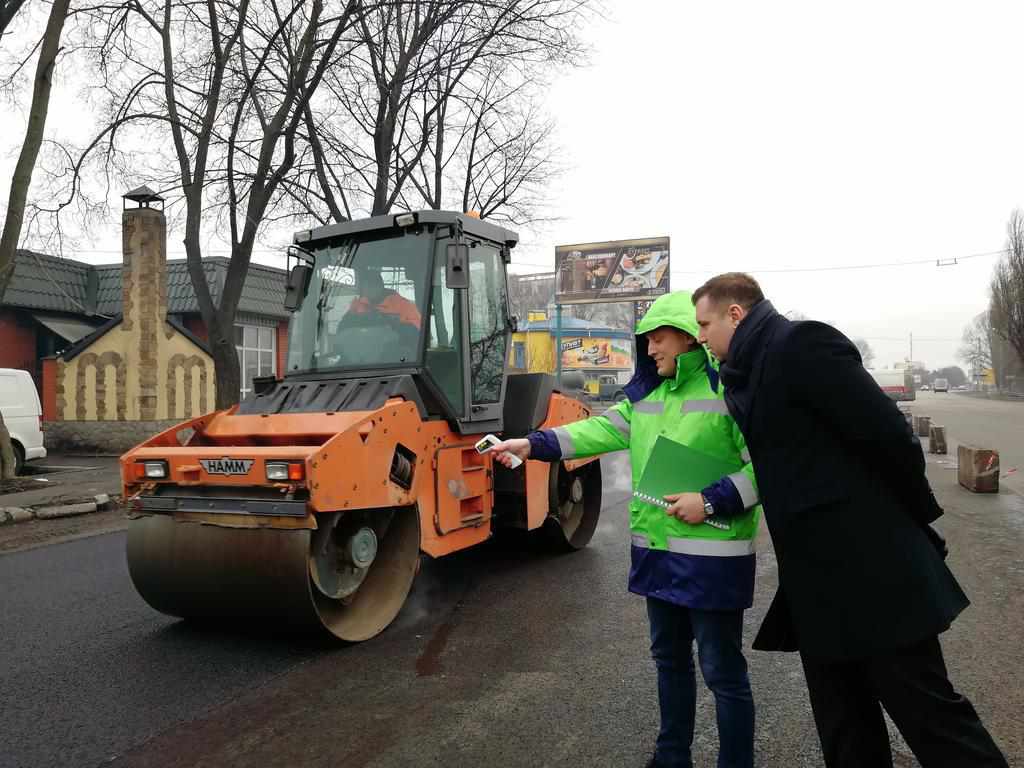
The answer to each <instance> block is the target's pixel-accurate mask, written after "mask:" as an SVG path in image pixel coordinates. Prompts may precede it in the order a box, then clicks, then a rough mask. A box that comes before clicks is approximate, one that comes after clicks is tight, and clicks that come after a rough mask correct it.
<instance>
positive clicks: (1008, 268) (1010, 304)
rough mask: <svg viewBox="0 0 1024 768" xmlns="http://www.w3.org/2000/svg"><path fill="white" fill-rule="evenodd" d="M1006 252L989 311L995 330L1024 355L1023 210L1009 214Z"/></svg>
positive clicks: (998, 271)
mask: <svg viewBox="0 0 1024 768" xmlns="http://www.w3.org/2000/svg"><path fill="white" fill-rule="evenodd" d="M1006 233H1007V237H1006V254H1005V255H1004V256H1003V257H1002V258H1001V259H1000V260H999V263H998V264H997V265H996V268H995V274H994V275H993V276H992V283H991V286H990V289H991V304H990V315H991V316H993V317H994V318H995V319H996V320H997V323H994V324H993V328H994V329H995V331H996V333H997V334H999V335H1000V336H1001V337H1003V338H1005V339H1006V341H1007V342H1009V344H1010V346H1011V347H1013V349H1014V350H1015V351H1016V353H1017V355H1018V357H1019V358H1022V359H1024V212H1022V211H1021V210H1020V209H1017V210H1015V211H1014V212H1013V213H1012V214H1010V221H1009V223H1008V224H1007V225H1006Z"/></svg>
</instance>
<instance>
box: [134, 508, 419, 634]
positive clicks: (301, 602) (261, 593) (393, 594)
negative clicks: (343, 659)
mask: <svg viewBox="0 0 1024 768" xmlns="http://www.w3.org/2000/svg"><path fill="white" fill-rule="evenodd" d="M310 545H311V532H310V531H309V530H285V529H274V528H228V527H223V526H219V525H215V524H203V523H196V522H182V521H177V520H175V519H174V518H173V517H171V516H168V515H151V516H145V517H140V518H137V519H134V520H132V521H130V523H129V526H128V550H127V554H128V570H129V573H130V574H131V578H132V581H133V582H134V584H135V588H136V589H137V590H138V592H139V594H140V595H142V597H143V599H145V601H146V602H147V603H149V605H151V606H152V607H153V608H155V609H156V610H158V611H161V612H162V613H167V614H170V615H172V616H180V617H183V618H211V619H224V618H236V619H246V620H262V621H266V622H267V623H268V627H270V628H273V629H275V630H276V629H280V628H282V626H284V627H287V628H292V629H297V630H315V629H318V628H323V629H326V630H327V631H329V632H330V633H332V634H333V635H334V636H336V637H338V638H340V639H342V640H347V641H350V642H357V641H360V640H367V639H369V638H371V637H373V636H374V635H376V634H378V633H379V632H381V631H382V630H383V629H384V628H385V627H387V625H388V624H390V623H391V621H392V620H393V619H394V618H395V616H396V615H397V614H398V612H399V610H400V609H401V607H402V604H403V603H404V602H405V599H406V597H407V596H408V593H409V589H410V587H411V586H412V581H413V578H414V577H415V575H416V569H417V565H418V560H419V523H418V517H417V516H416V514H415V510H413V509H407V510H406V509H403V510H399V511H398V512H396V513H395V516H394V519H393V520H392V522H391V524H390V526H389V527H388V531H387V535H386V536H385V537H384V538H383V539H382V540H381V541H380V543H379V548H378V551H377V552H376V557H375V560H374V562H373V563H372V565H370V567H369V570H368V573H367V575H366V577H365V579H364V580H363V582H362V584H361V585H360V586H359V589H358V591H357V592H356V593H355V594H354V595H351V596H349V597H348V598H346V599H344V600H335V599H332V598H329V597H327V596H325V595H323V594H322V593H321V592H320V591H319V590H317V589H316V588H315V587H314V586H313V585H311V582H310V572H309V563H310Z"/></svg>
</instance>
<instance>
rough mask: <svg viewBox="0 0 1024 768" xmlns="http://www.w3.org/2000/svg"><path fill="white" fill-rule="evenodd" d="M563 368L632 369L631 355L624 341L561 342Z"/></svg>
mask: <svg viewBox="0 0 1024 768" xmlns="http://www.w3.org/2000/svg"><path fill="white" fill-rule="evenodd" d="M562 367H563V368H632V367H633V355H632V353H631V351H630V348H629V342H628V341H626V340H625V339H605V338H599V337H590V336H588V337H583V338H568V339H563V340H562Z"/></svg>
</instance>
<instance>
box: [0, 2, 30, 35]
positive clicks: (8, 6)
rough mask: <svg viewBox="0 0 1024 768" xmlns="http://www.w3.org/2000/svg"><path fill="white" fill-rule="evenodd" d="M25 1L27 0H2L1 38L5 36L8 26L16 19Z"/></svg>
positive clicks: (0, 5)
mask: <svg viewBox="0 0 1024 768" xmlns="http://www.w3.org/2000/svg"><path fill="white" fill-rule="evenodd" d="M24 2H25V0H2V2H0V39H2V38H3V36H4V34H5V32H6V30H7V27H8V26H9V25H10V23H11V22H12V21H13V20H14V17H15V16H16V15H17V13H18V10H19V9H20V8H21V6H22V5H23V4H24Z"/></svg>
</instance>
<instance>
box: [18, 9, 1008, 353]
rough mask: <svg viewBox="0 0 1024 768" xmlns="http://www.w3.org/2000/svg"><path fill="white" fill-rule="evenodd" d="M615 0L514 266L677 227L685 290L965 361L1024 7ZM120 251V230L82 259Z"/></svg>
mask: <svg viewBox="0 0 1024 768" xmlns="http://www.w3.org/2000/svg"><path fill="white" fill-rule="evenodd" d="M606 7H607V9H608V19H607V20H606V21H603V22H598V23H596V24H594V25H593V26H591V27H589V28H588V29H587V30H586V32H585V36H586V37H587V39H588V40H589V41H590V43H591V45H592V47H593V56H592V61H591V64H590V66H589V67H587V68H585V69H582V70H578V71H574V72H570V73H568V74H567V75H566V76H565V77H563V78H561V79H560V80H559V81H558V82H557V83H556V84H555V86H554V87H553V88H552V89H551V91H550V108H551V111H552V112H553V113H554V115H555V116H556V117H557V120H558V124H559V138H560V142H561V144H562V145H563V146H564V148H565V157H564V161H565V163H566V165H567V166H568V167H569V170H568V172H567V173H566V174H565V175H564V176H563V177H562V178H561V179H560V180H559V181H558V182H557V183H556V184H554V185H553V187H552V190H551V202H552V204H553V211H552V213H553V215H555V216H557V217H559V220H558V221H557V222H556V223H554V224H552V225H550V226H548V227H547V228H546V229H545V230H544V231H541V232H525V233H524V240H523V243H522V245H521V247H520V248H518V249H517V250H516V252H515V253H514V256H513V261H514V262H515V263H518V264H521V265H522V266H520V267H517V271H539V270H542V269H550V268H551V267H552V263H553V254H554V247H555V245H557V244H563V243H576V242H587V241H597V240H606V239H621V238H631V237H647V236H656V235H669V236H670V237H671V249H672V287H673V288H677V289H678V288H693V287H695V286H696V285H698V284H699V283H700V282H702V281H703V280H704V279H706V278H707V277H709V276H711V275H713V274H715V273H717V272H721V271H727V270H748V271H750V272H752V273H753V274H754V275H755V276H757V277H758V279H759V280H760V281H761V284H762V286H763V287H764V289H765V292H766V294H767V295H768V296H769V298H771V299H772V301H773V302H774V303H775V306H776V307H777V308H778V309H780V310H781V311H789V310H796V311H799V312H802V313H804V314H806V315H808V316H810V317H812V318H815V319H821V320H827V321H830V322H832V323H834V324H835V325H837V326H839V327H840V328H841V329H842V330H843V331H844V332H846V333H847V334H849V335H851V336H864V337H867V338H868V340H869V341H870V343H871V345H872V346H873V347H874V349H875V350H876V353H877V356H878V360H877V362H878V364H880V365H891V364H892V363H893V362H894V361H897V360H902V359H904V358H905V357H906V356H907V355H908V354H909V353H910V348H909V337H910V334H911V333H913V335H914V347H913V354H914V359H916V360H920V361H923V362H924V363H925V364H926V365H927V366H928V367H930V368H936V367H939V366H941V365H946V364H953V363H955V362H957V361H956V359H955V352H956V348H957V347H958V340H959V337H960V335H961V332H962V330H963V327H964V326H965V325H966V324H967V323H968V322H969V321H970V320H971V318H972V317H973V316H974V315H976V314H977V313H979V312H981V311H982V310H983V309H984V308H985V306H986V302H987V284H988V279H989V275H990V273H991V270H992V267H993V264H994V263H995V257H992V256H988V257H981V258H974V259H967V260H963V261H961V262H960V263H958V264H956V265H952V266H943V267H938V266H935V265H934V262H935V260H942V261H951V260H953V259H957V258H961V259H962V257H966V256H970V255H973V254H979V253H986V252H991V251H994V250H997V249H999V248H1002V247H1003V244H1004V240H1005V225H1006V221H1007V219H1008V217H1009V215H1010V212H1011V211H1012V210H1013V209H1014V208H1015V207H1018V206H1024V183H1022V182H1024V152H1022V146H1024V145H1022V136H1024V100H1022V99H1021V98H1020V96H1019V93H1020V90H1021V78H1022V75H1024V68H1022V62H1021V57H1020V44H1019V34H1020V30H1021V29H1024V3H1020V2H977V3H970V4H967V3H952V2H935V1H934V0H933V1H932V2H927V3H926V2H908V1H904V2H899V3H893V2H886V3H882V2H860V3H856V4H853V3H846V4H839V3H822V2H782V1H781V0H777V1H776V2H773V3H765V2H713V3H708V2H700V3H697V2H678V1H676V2H672V1H670V0H628V1H625V0H623V1H620V2H616V1H615V0H607V2H606ZM56 114H57V115H58V116H59V117H60V118H63V119H66V118H67V117H68V116H69V109H68V108H65V107H59V108H58V109H57V112H56ZM4 123H5V125H10V123H11V121H10V120H8V119H5V120H4ZM0 141H2V142H3V144H4V147H3V148H4V150H5V151H9V150H10V149H11V148H12V143H13V142H14V141H20V139H12V132H9V131H6V130H5V131H3V132H2V134H0ZM8 167H9V164H6V165H5V166H4V170H5V173H4V185H3V187H2V188H0V192H2V194H3V195H4V198H5V199H6V195H7V187H6V184H7V179H9V178H10V174H9V171H7V168H8ZM119 245H120V243H119V234H118V233H117V232H116V231H113V230H112V237H110V238H109V239H101V240H98V241H96V242H94V243H92V247H93V248H94V249H95V250H96V251H97V252H96V253H92V254H89V255H88V256H86V255H84V254H83V255H82V257H83V258H84V259H86V260H90V261H115V260H117V255H116V254H117V249H118V248H119ZM104 249H108V251H109V252H108V253H106V254H104V253H102V252H101V251H103V250H104ZM171 250H172V252H173V251H174V245H173V244H172V249H171ZM69 255H70V254H69ZM172 255H173V253H172ZM257 258H258V259H259V260H261V261H268V260H269V261H271V262H276V260H275V259H272V258H268V256H267V254H260V255H258V257H257ZM921 260H924V261H930V263H929V264H922V265H916V266H900V267H887V268H879V269H861V270H838V271H813V272H811V271H797V272H783V271H779V270H783V269H787V268H796V269H812V268H814V269H823V268H826V267H839V266H849V265H865V264H880V263H892V262H907V261H921Z"/></svg>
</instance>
